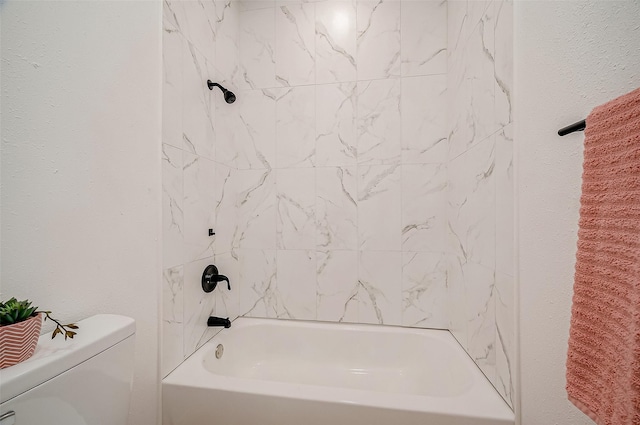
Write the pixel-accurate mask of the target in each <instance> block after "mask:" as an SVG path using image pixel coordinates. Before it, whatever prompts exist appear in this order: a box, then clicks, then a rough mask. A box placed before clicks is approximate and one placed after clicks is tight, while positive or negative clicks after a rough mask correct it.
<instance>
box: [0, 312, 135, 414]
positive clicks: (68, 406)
mask: <svg viewBox="0 0 640 425" xmlns="http://www.w3.org/2000/svg"><path fill="white" fill-rule="evenodd" d="M77 325H78V326H79V327H80V329H78V331H77V332H78V334H77V335H76V336H75V337H74V339H73V340H71V339H69V340H66V341H65V340H64V338H61V337H60V336H58V337H57V338H56V339H53V340H52V339H51V334H50V333H47V334H45V335H42V336H41V337H40V340H39V342H38V347H37V348H36V351H35V353H34V355H33V357H31V358H30V359H28V360H26V361H24V362H22V363H19V364H17V365H15V366H11V367H8V368H6V369H2V370H0V425H14V424H15V425H44V424H51V425H126V424H127V416H128V413H129V402H130V395H131V382H132V378H133V353H134V337H135V321H134V320H133V319H131V318H129V317H125V316H117V315H113V314H99V315H96V316H93V317H89V318H88V319H85V320H82V321H80V322H77Z"/></svg>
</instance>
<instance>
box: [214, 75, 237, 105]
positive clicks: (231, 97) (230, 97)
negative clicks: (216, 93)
mask: <svg viewBox="0 0 640 425" xmlns="http://www.w3.org/2000/svg"><path fill="white" fill-rule="evenodd" d="M207 86H208V87H209V90H213V88H214V87H218V88H219V89H220V90H222V93H223V94H224V101H225V102H227V103H229V104H231V103H233V102H235V101H236V95H235V94H233V92H231V91H229V90H227V89H225V88H224V87H222V86H221V85H220V84H218V83H213V82H211V80H207Z"/></svg>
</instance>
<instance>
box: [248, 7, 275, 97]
mask: <svg viewBox="0 0 640 425" xmlns="http://www.w3.org/2000/svg"><path fill="white" fill-rule="evenodd" d="M240 19H241V22H242V24H241V26H242V28H241V31H240V65H241V67H242V74H243V77H242V82H241V84H242V88H252V89H254V88H266V87H275V86H276V63H275V61H276V58H275V47H276V46H275V45H276V30H275V9H274V8H267V9H256V10H249V11H245V12H241V14H240Z"/></svg>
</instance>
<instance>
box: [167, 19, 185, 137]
mask: <svg viewBox="0 0 640 425" xmlns="http://www.w3.org/2000/svg"><path fill="white" fill-rule="evenodd" d="M167 14H168V13H167V12H166V11H165V16H166V15H167ZM165 21H167V19H166V18H165ZM164 25H165V28H164V31H163V32H162V45H163V46H164V47H163V52H162V77H163V78H162V143H165V144H168V145H171V146H175V147H176V148H182V101H183V99H182V97H183V96H182V71H183V66H182V64H183V53H184V51H185V49H186V42H185V41H184V37H182V35H181V34H180V33H179V32H178V31H177V29H175V27H170V28H167V27H166V26H167V25H170V24H169V23H167V22H165V23H164ZM172 28H173V29H172Z"/></svg>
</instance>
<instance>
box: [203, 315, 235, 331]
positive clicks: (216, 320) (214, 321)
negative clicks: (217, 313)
mask: <svg viewBox="0 0 640 425" xmlns="http://www.w3.org/2000/svg"><path fill="white" fill-rule="evenodd" d="M207 326H224V327H225V328H230V327H231V320H229V318H228V317H227V318H226V319H225V318H222V317H214V316H209V319H207Z"/></svg>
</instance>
